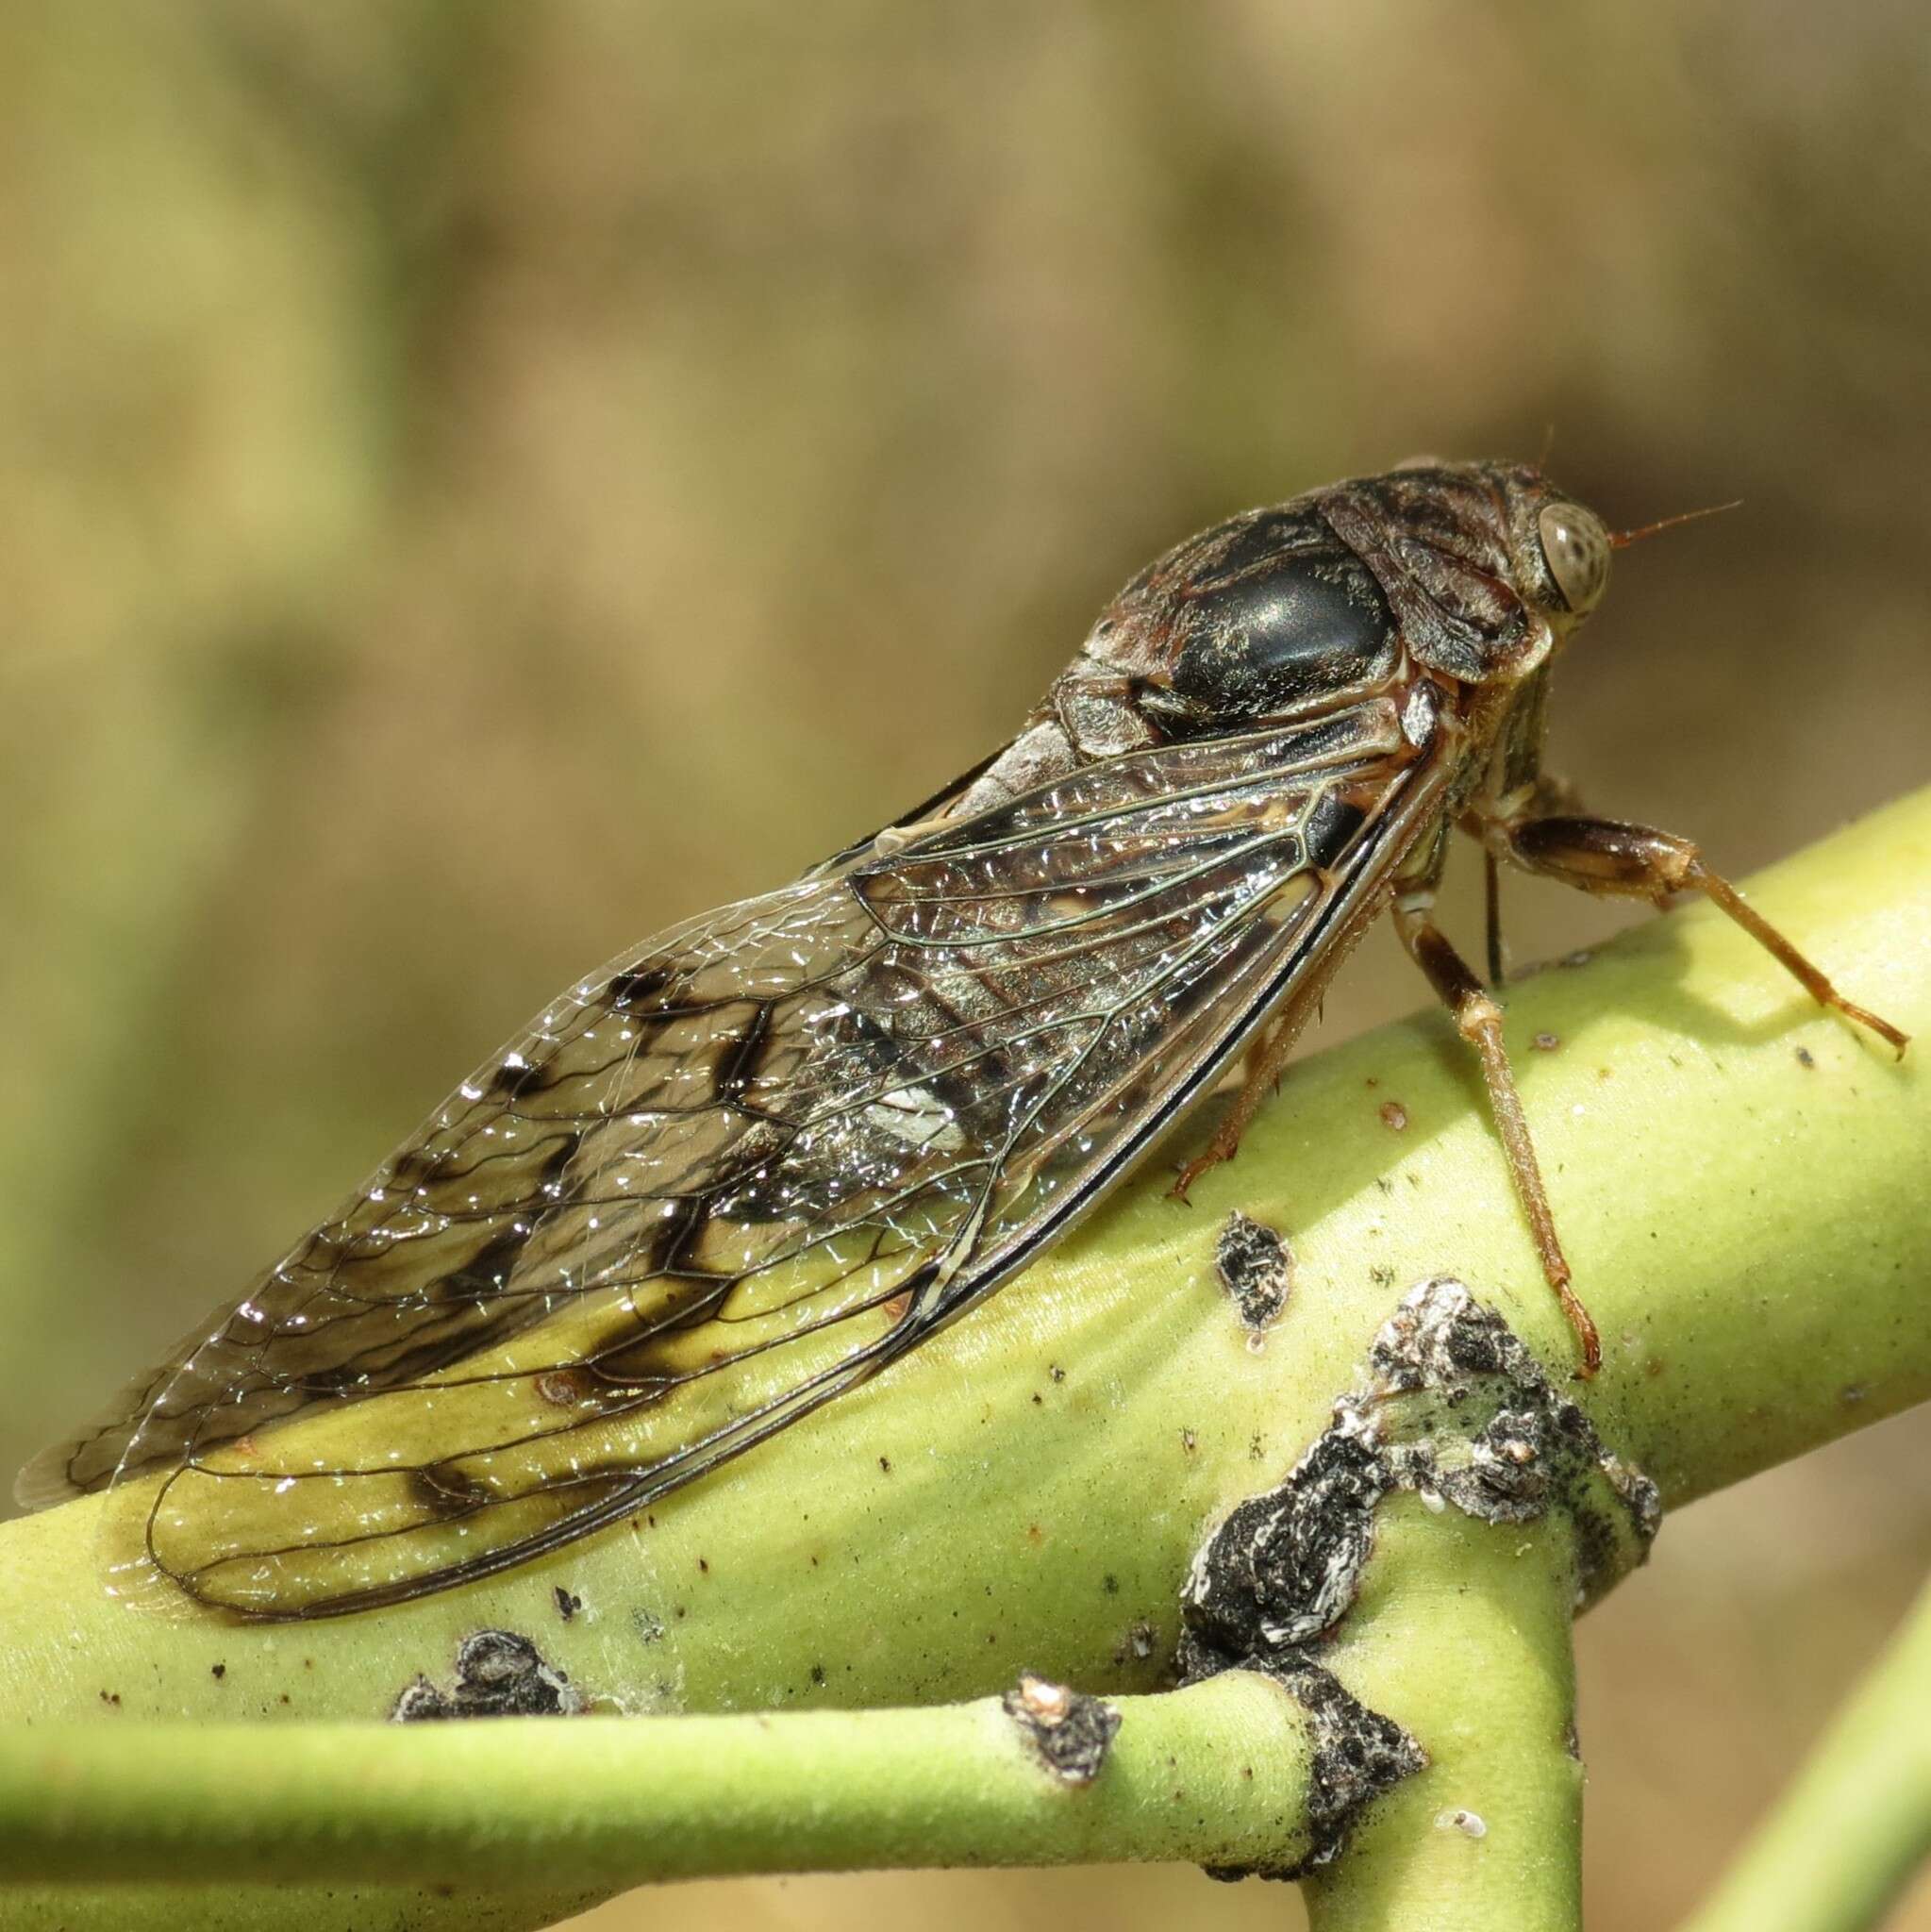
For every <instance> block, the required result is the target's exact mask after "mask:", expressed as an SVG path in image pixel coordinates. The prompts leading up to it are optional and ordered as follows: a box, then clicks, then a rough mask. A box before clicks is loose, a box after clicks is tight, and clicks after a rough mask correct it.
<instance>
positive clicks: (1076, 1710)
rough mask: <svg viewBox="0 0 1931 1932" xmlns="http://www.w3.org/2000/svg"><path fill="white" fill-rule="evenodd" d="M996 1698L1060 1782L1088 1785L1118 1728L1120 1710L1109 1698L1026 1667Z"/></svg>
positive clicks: (1099, 1767)
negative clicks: (1014, 1683)
mask: <svg viewBox="0 0 1931 1932" xmlns="http://www.w3.org/2000/svg"><path fill="white" fill-rule="evenodd" d="M1000 1702H1001V1704H1002V1705H1003V1706H1004V1707H1005V1709H1006V1714H1007V1716H1008V1717H1009V1718H1011V1719H1012V1721H1013V1722H1014V1723H1015V1724H1017V1725H1018V1726H1019V1728H1020V1731H1021V1734H1022V1735H1023V1736H1024V1739H1025V1740H1026V1742H1027V1743H1028V1744H1029V1745H1030V1746H1031V1747H1032V1750H1033V1753H1034V1755H1035V1756H1036V1757H1038V1758H1039V1760H1040V1763H1041V1764H1042V1765H1044V1766H1045V1768H1046V1769H1047V1770H1048V1771H1050V1772H1051V1773H1052V1774H1054V1776H1056V1777H1057V1778H1058V1779H1059V1780H1060V1782H1061V1783H1062V1784H1069V1785H1090V1784H1091V1783H1092V1781H1093V1779H1094V1778H1096V1777H1098V1776H1099V1774H1100V1769H1101V1767H1102V1766H1103V1765H1104V1764H1105V1763H1106V1761H1107V1751H1108V1750H1109V1749H1110V1748H1111V1745H1112V1742H1113V1737H1114V1734H1115V1733H1116V1732H1117V1731H1118V1730H1119V1728H1120V1713H1119V1712H1118V1711H1117V1710H1115V1709H1114V1708H1113V1707H1112V1706H1111V1705H1110V1704H1108V1703H1107V1702H1106V1701H1105V1700H1104V1699H1102V1698H1098V1697H1089V1696H1088V1695H1087V1694H1086V1693H1085V1692H1084V1691H1069V1690H1068V1689H1067V1688H1066V1687H1065V1686H1064V1685H1063V1684H1055V1683H1053V1682H1051V1681H1050V1680H1049V1679H1047V1678H1045V1677H1036V1676H1034V1675H1033V1674H1031V1673H1030V1672H1022V1673H1021V1674H1020V1679H1019V1683H1018V1686H1017V1687H1016V1688H1015V1689H1013V1690H1011V1691H1007V1693H1006V1695H1005V1696H1004V1697H1003V1698H1001V1699H1000Z"/></svg>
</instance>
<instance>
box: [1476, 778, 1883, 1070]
mask: <svg viewBox="0 0 1931 1932" xmlns="http://www.w3.org/2000/svg"><path fill="white" fill-rule="evenodd" d="M1481 836H1482V839H1483V842H1484V843H1485V844H1486V845H1487V846H1488V847H1489V849H1490V852H1493V851H1495V850H1496V849H1497V847H1498V845H1499V847H1500V850H1501V853H1502V856H1503V857H1504V858H1509V859H1511V860H1513V861H1514V863H1515V864H1517V865H1519V866H1521V867H1523V869H1524V870H1525V871H1527V872H1536V873H1540V874H1543V875H1544V876H1545V877H1547V878H1553V879H1560V880H1561V881H1562V883H1563V884H1564V885H1568V886H1575V887H1578V888H1579V889H1580V890H1581V891H1585V892H1593V893H1596V894H1597V895H1599V896H1602V897H1609V898H1626V899H1648V900H1650V901H1652V902H1653V903H1654V904H1656V905H1657V906H1662V905H1665V904H1667V902H1668V901H1669V898H1670V896H1671V894H1672V893H1674V892H1702V893H1703V894H1704V895H1705V896H1706V898H1709V899H1711V900H1714V901H1715V903H1716V904H1717V905H1718V906H1720V907H1721V908H1723V911H1724V912H1726V913H1727V914H1728V915H1729V916H1730V917H1731V918H1732V919H1734V920H1735V921H1736V922H1737V924H1739V925H1740V926H1741V927H1742V928H1743V930H1744V931H1745V932H1747V933H1748V934H1749V935H1750V936H1751V938H1752V939H1754V940H1756V941H1757V943H1758V944H1759V945H1761V946H1763V947H1764V948H1765V949H1766V950H1767V951H1768V952H1769V953H1770V954H1771V955H1772V957H1773V958H1775V959H1776V960H1777V961H1778V962H1779V963H1780V964H1781V965H1782V966H1783V967H1784V968H1785V969H1786V970H1787V971H1788V972H1789V973H1790V974H1792V976H1793V977H1794V978H1795V979H1796V980H1797V981H1798V983H1799V984H1800V985H1802V987H1803V988H1804V990H1805V991H1806V992H1807V993H1808V994H1809V995H1810V997H1811V998H1812V999H1814V1000H1815V1001H1817V1003H1818V1004H1819V1005H1820V1006H1824V1007H1831V1008H1836V1010H1837V1011H1838V1012H1839V1013H1841V1014H1843V1016H1844V1017H1845V1018H1846V1019H1847V1020H1855V1021H1856V1023H1857V1024H1859V1025H1860V1026H1868V1027H1869V1028H1870V1029H1871V1031H1872V1032H1873V1033H1875V1034H1876V1035H1877V1036H1878V1037H1879V1038H1880V1039H1881V1040H1884V1041H1888V1042H1889V1044H1890V1045H1891V1046H1892V1047H1894V1048H1895V1049H1896V1050H1897V1053H1898V1057H1899V1058H1903V1057H1904V1051H1905V1047H1906V1044H1907V1043H1908V1041H1909V1038H1910V1036H1909V1035H1908V1034H1906V1033H1903V1032H1900V1031H1899V1029H1898V1028H1897V1027H1895V1026H1893V1025H1892V1024H1890V1022H1889V1020H1881V1019H1879V1018H1878V1016H1877V1015H1876V1014H1875V1013H1873V1012H1870V1011H1868V1010H1867V1009H1866V1008H1863V1007H1860V1006H1857V1005H1856V1003H1855V1002H1853V1001H1851V1000H1847V999H1846V998H1845V997H1844V996H1843V994H1842V993H1840V992H1839V991H1838V990H1837V988H1836V987H1834V986H1833V985H1832V984H1831V983H1830V981H1829V979H1828V978H1826V977H1825V976H1824V974H1823V971H1822V970H1821V969H1820V968H1819V967H1817V966H1815V965H1813V964H1812V963H1811V961H1810V960H1808V959H1806V958H1805V957H1804V955H1803V954H1802V953H1800V952H1799V951H1798V950H1797V948H1796V947H1795V946H1794V945H1792V944H1791V943H1790V941H1789V940H1787V939H1786V938H1785V937H1784V936H1783V934H1782V933H1780V932H1779V931H1778V930H1777V929H1776V927H1775V926H1773V924H1771V923H1770V922H1769V920H1767V919H1766V918H1764V916H1763V915H1762V913H1760V912H1758V911H1757V910H1756V908H1755V907H1753V906H1751V905H1750V904H1749V902H1748V901H1747V900H1745V899H1744V898H1743V896H1742V895H1741V894H1740V892H1739V891H1737V889H1736V887H1735V886H1733V885H1732V884H1731V883H1730V882H1729V880H1728V879H1726V878H1724V877H1723V874H1721V873H1717V872H1713V871H1711V870H1710V868H1709V867H1708V866H1707V865H1706V864H1705V863H1704V860H1703V854H1702V853H1701V852H1700V851H1699V850H1698V848H1697V847H1696V845H1695V844H1694V843H1693V842H1692V841H1690V840H1688V839H1679V838H1677V837H1676V835H1675V834H1674V833H1673V832H1659V831H1657V830H1656V828H1655V827H1654V826H1651V825H1631V824H1623V823H1622V822H1621V821H1620V820H1617V819H1593V818H1582V817H1575V816H1570V815H1566V814H1550V815H1548V816H1542V817H1539V816H1533V815H1527V814H1525V815H1523V816H1521V817H1517V818H1498V819H1491V820H1489V821H1487V822H1486V823H1485V824H1483V826H1482V831H1481Z"/></svg>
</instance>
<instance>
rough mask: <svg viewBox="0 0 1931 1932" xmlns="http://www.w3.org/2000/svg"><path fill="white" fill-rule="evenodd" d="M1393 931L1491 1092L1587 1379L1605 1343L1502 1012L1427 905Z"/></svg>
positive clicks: (1397, 915) (1410, 903) (1398, 914)
mask: <svg viewBox="0 0 1931 1932" xmlns="http://www.w3.org/2000/svg"><path fill="white" fill-rule="evenodd" d="M1394 923H1395V930H1396V931H1397V932H1398V933H1399V934H1400V935H1401V940H1402V943H1403V944H1404V945H1405V946H1407V949H1408V952H1409V954H1410V955H1411V956H1412V958H1414V961H1415V963H1416V964H1417V965H1418V966H1420V967H1421V969H1422V971H1423V973H1425V974H1427V975H1428V981H1429V984H1430V985H1432V986H1433V987H1434V989H1435V991H1437V992H1438V993H1439V994H1440V996H1441V999H1442V1002H1443V1004H1444V1005H1445V1006H1446V1007H1447V1008H1448V1009H1449V1011H1450V1012H1451V1013H1452V1014H1453V1015H1454V1016H1455V1024H1456V1029H1457V1032H1459V1033H1460V1035H1461V1037H1462V1038H1463V1039H1464V1040H1466V1041H1468V1042H1469V1044H1470V1045H1471V1046H1473V1048H1474V1049H1475V1052H1476V1053H1477V1054H1478V1055H1479V1056H1480V1058H1481V1062H1482V1080H1483V1083H1484V1085H1486V1086H1487V1088H1488V1090H1489V1109H1490V1113H1491V1114H1492V1115H1493V1116H1494V1120H1495V1126H1496V1130H1497V1131H1498V1132H1499V1133H1500V1134H1501V1136H1502V1144H1503V1147H1504V1149H1505V1150H1506V1152H1507V1156H1508V1171H1509V1174H1510V1175H1511V1177H1512V1178H1513V1179H1514V1182H1515V1191H1516V1195H1517V1197H1518V1198H1519V1199H1520V1200H1521V1202H1522V1208H1523V1214H1524V1215H1525V1216H1526V1217H1527V1218H1528V1224H1529V1232H1530V1234H1531V1235H1532V1236H1533V1237H1534V1239H1535V1243H1536V1253H1537V1255H1538V1256H1539V1257H1540V1259H1541V1263H1542V1274H1543V1275H1544V1277H1545V1278H1546V1279H1547V1281H1548V1283H1549V1286H1550V1287H1551V1288H1552V1289H1553V1290H1554V1291H1555V1293H1556V1301H1557V1302H1559V1303H1560V1304H1561V1307H1562V1312H1563V1314H1564V1316H1565V1317H1567V1319H1568V1322H1569V1325H1570V1327H1571V1328H1572V1329H1573V1330H1574V1331H1575V1340H1576V1343H1577V1345H1578V1347H1579V1349H1580V1351H1581V1355H1582V1363H1581V1368H1580V1370H1579V1373H1580V1374H1581V1375H1582V1376H1583V1377H1584V1378H1585V1379H1587V1378H1589V1377H1590V1376H1592V1375H1593V1374H1595V1373H1596V1371H1597V1370H1598V1369H1599V1368H1601V1367H1602V1365H1603V1341H1602V1336H1601V1335H1600V1334H1599V1333H1598V1331H1597V1328H1596V1324H1595V1323H1594V1321H1593V1320H1592V1319H1591V1318H1590V1311H1589V1310H1588V1309H1587V1308H1586V1307H1583V1305H1582V1302H1581V1300H1580V1299H1579V1298H1578V1296H1577V1295H1576V1292H1575V1291H1574V1290H1573V1288H1572V1287H1571V1286H1570V1281H1571V1279H1572V1276H1571V1273H1570V1267H1569V1257H1567V1256H1566V1255H1565V1254H1564V1253H1563V1252H1562V1242H1561V1241H1560V1239H1559V1238H1558V1237H1557V1235H1556V1216H1555V1214H1554V1212H1553V1211H1552V1209H1551V1208H1550V1207H1549V1192H1548V1190H1547V1189H1546V1188H1545V1187H1544V1186H1543V1184H1542V1170H1541V1166H1540V1162H1539V1161H1538V1160H1537V1159H1536V1149H1535V1142H1534V1141H1531V1140H1530V1138H1529V1124H1528V1117H1527V1115H1526V1114H1525V1113H1524V1112H1523V1105H1522V1095H1521V1094H1520V1093H1518V1092H1517V1091H1516V1088H1515V1074H1514V1072H1513V1070H1512V1069H1511V1068H1510V1066H1509V1064H1508V1049H1507V1046H1505V1045H1504V1043H1503V1040H1502V1008H1500V1007H1498V1006H1497V1005H1496V1004H1495V1002H1494V1001H1493V1000H1492V999H1490V996H1489V994H1488V992H1487V991H1486V990H1485V989H1484V988H1483V986H1482V983H1481V981H1480V980H1479V979H1477V978H1476V977H1475V974H1474V973H1473V970H1472V969H1471V968H1470V966H1469V964H1468V962H1467V961H1466V960H1465V959H1464V958H1462V957H1461V955H1460V954H1459V953H1457V951H1456V950H1455V947H1454V946H1453V945H1452V944H1451V943H1450V942H1449V939H1448V936H1447V934H1446V933H1444V932H1443V931H1442V930H1441V928H1440V926H1438V925H1437V924H1435V922H1434V920H1433V918H1432V917H1431V916H1430V914H1429V911H1428V908H1427V907H1426V905H1425V904H1424V903H1421V902H1420V901H1419V899H1418V898H1417V897H1415V896H1410V897H1408V898H1407V899H1405V900H1397V902H1396V904H1395V912H1394Z"/></svg>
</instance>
